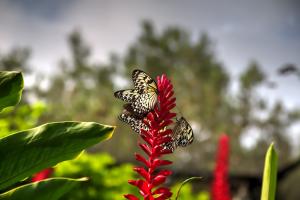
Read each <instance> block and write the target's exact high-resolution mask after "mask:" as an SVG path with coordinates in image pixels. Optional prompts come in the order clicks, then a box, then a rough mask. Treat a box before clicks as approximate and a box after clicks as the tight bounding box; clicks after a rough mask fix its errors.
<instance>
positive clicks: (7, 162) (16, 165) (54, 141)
mask: <svg viewBox="0 0 300 200" xmlns="http://www.w3.org/2000/svg"><path fill="white" fill-rule="evenodd" d="M113 131H114V127H112V126H107V125H101V124H98V123H94V122H57V123H49V124H45V125H42V126H39V127H36V128H33V129H30V130H26V131H21V132H18V133H15V134H12V135H9V136H7V137H4V138H2V139H0V158H1V159H0V189H3V188H5V187H7V186H9V185H11V184H13V183H15V182H17V181H19V180H22V179H24V178H26V177H28V176H30V175H32V174H33V173H36V172H38V171H40V170H42V169H44V168H47V167H51V166H54V165H55V164H57V163H59V162H61V161H64V160H69V159H72V158H74V157H76V156H77V155H78V154H79V153H80V152H81V151H82V150H83V149H85V148H87V147H90V146H92V145H94V144H96V143H98V142H100V141H102V140H105V139H108V138H110V137H111V136H112V134H113Z"/></svg>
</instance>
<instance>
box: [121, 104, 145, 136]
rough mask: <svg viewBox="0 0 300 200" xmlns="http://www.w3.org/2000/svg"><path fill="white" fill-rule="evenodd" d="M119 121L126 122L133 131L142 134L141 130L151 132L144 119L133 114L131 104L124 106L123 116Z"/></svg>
mask: <svg viewBox="0 0 300 200" xmlns="http://www.w3.org/2000/svg"><path fill="white" fill-rule="evenodd" d="M118 118H119V120H120V121H122V122H125V123H127V124H129V125H130V127H131V129H132V130H133V131H134V132H136V133H138V134H141V129H144V130H146V131H148V130H149V127H148V126H147V125H146V124H145V123H144V122H143V118H144V117H139V116H137V115H135V114H134V113H133V112H132V108H131V105H130V104H125V105H124V110H123V112H122V114H120V115H119V116H118Z"/></svg>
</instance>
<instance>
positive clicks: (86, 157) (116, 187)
mask: <svg viewBox="0 0 300 200" xmlns="http://www.w3.org/2000/svg"><path fill="white" fill-rule="evenodd" d="M132 167H133V166H132V165H131V164H122V165H116V161H115V160H114V159H113V158H112V157H111V156H110V155H109V154H107V153H101V154H88V153H82V154H81V155H80V156H79V157H78V158H77V159H75V160H71V161H65V162H63V163H60V164H58V165H57V166H56V167H55V173H54V176H59V177H60V176H63V177H70V178H79V177H83V176H87V177H88V178H89V181H88V182H83V183H82V184H81V185H80V186H79V187H77V188H74V189H73V190H72V191H71V192H69V193H68V194H66V195H65V196H64V197H63V199H66V200H75V199H76V200H80V199H82V200H83V199H84V200H96V199H97V200H99V199H121V198H122V196H123V195H124V194H127V193H133V194H137V189H136V188H135V187H133V186H131V185H129V184H128V183H127V181H128V180H130V179H134V178H135V177H134V175H135V173H134V172H133V170H132Z"/></svg>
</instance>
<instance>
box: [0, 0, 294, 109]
mask: <svg viewBox="0 0 300 200" xmlns="http://www.w3.org/2000/svg"><path fill="white" fill-rule="evenodd" d="M298 2H299V1H292V0H287V1H275V0H274V1H260V0H253V1H233V0H232V1H216V0H210V1H191V0H190V1H186V2H185V3H182V1H179V0H173V1H171V0H165V1H158V0H154V1H146V0H129V1H116V0H113V1H108V0H107V1H104V0H98V1H96V0H94V1H92V0H87V1H83V0H81V1H80V0H73V1H71V0H52V1H46V0H2V1H0V24H1V27H0V53H1V52H5V51H7V50H9V49H11V48H12V47H14V46H29V47H31V48H32V51H33V55H32V59H31V65H32V66H33V67H35V68H34V69H35V70H36V71H39V72H43V73H47V74H48V73H52V71H53V70H54V69H55V66H56V65H57V62H58V60H59V59H60V58H62V57H68V48H67V45H66V36H67V34H69V33H70V32H71V31H72V30H74V29H75V28H79V29H80V30H81V31H82V33H83V36H84V37H85V38H86V39H87V42H88V43H89V44H90V45H91V47H92V48H93V59H94V60H97V61H102V62H105V61H106V60H107V59H108V55H109V53H111V52H117V53H119V54H122V53H123V52H124V51H125V49H126V47H127V46H128V45H129V44H130V43H131V42H132V41H133V40H134V39H135V38H136V36H137V35H138V34H139V31H140V27H139V24H140V22H141V20H143V19H150V20H152V21H153V22H154V24H155V25H156V27H157V29H158V30H162V29H163V28H164V27H166V26H168V25H179V26H181V27H183V28H185V29H187V30H188V31H189V32H190V33H191V35H192V38H194V39H196V38H197V37H198V36H199V34H201V33H202V32H207V33H208V34H209V35H210V37H211V38H212V39H213V41H214V43H215V52H216V54H217V57H218V59H219V60H220V61H221V62H222V63H224V65H225V66H226V68H227V70H228V71H229V72H230V73H231V75H232V77H233V78H236V77H237V76H238V74H239V73H240V72H241V71H243V69H245V67H246V66H247V64H248V63H249V61H250V60H252V59H255V60H257V61H258V62H259V63H260V64H261V65H262V67H263V69H264V71H265V72H266V73H267V74H268V75H269V77H270V80H274V81H278V82H279V86H278V88H277V89H276V90H269V89H268V88H262V89H261V90H262V92H263V93H264V92H267V93H268V96H269V99H270V101H274V100H275V99H282V100H283V101H284V102H285V104H286V105H287V106H289V107H293V106H300V100H299V95H298V93H299V92H298V90H299V86H300V81H299V79H298V78H296V77H278V76H277V74H276V69H277V68H278V67H279V66H281V65H283V64H285V63H294V64H296V65H298V66H300V56H299V54H300V12H299V10H300V3H298ZM233 88H234V86H233Z"/></svg>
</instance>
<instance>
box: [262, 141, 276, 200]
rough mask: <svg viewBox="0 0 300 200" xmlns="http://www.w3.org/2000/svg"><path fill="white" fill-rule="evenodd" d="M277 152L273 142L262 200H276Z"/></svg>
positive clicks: (266, 163) (270, 148)
mask: <svg viewBox="0 0 300 200" xmlns="http://www.w3.org/2000/svg"><path fill="white" fill-rule="evenodd" d="M277 159H278V158H277V154H276V151H275V149H274V145H273V143H272V144H271V145H270V147H269V149H268V151H267V154H266V158H265V168H264V176H263V183H262V192H261V200H274V199H275V193H276V179H277Z"/></svg>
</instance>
